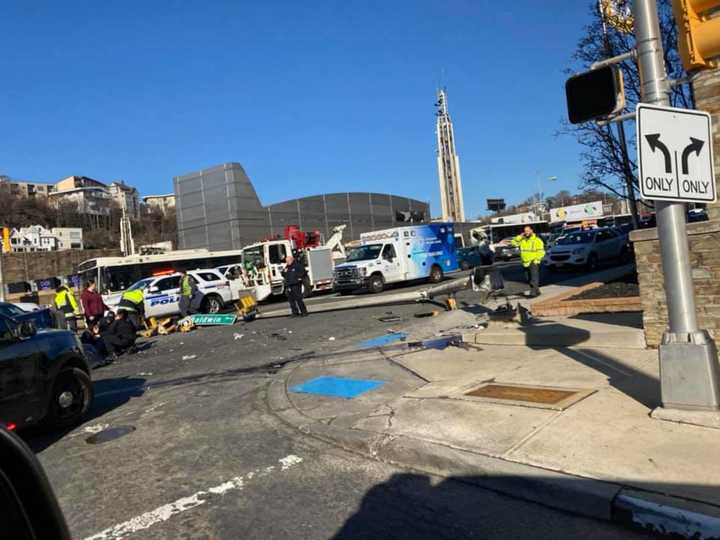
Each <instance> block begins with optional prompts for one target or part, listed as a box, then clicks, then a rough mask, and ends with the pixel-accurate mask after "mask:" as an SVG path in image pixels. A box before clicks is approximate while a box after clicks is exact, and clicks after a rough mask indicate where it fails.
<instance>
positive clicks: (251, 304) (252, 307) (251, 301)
mask: <svg viewBox="0 0 720 540" xmlns="http://www.w3.org/2000/svg"><path fill="white" fill-rule="evenodd" d="M235 308H236V310H237V314H238V316H239V317H242V318H243V320H244V321H252V320H253V319H255V317H256V316H257V302H256V301H255V297H254V296H253V295H252V294H247V295H245V296H241V297H240V299H239V300H238V301H237V303H236V304H235Z"/></svg>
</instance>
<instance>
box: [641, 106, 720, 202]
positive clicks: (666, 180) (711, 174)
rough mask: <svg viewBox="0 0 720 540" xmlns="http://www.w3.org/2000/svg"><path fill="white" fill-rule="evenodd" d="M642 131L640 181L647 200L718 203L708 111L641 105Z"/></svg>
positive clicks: (643, 195) (710, 123)
mask: <svg viewBox="0 0 720 540" xmlns="http://www.w3.org/2000/svg"><path fill="white" fill-rule="evenodd" d="M636 131H637V150H638V171H639V175H638V176H639V178H638V179H639V181H640V194H641V195H642V197H643V198H644V199H659V200H664V201H677V202H704V203H707V202H715V200H716V197H717V196H716V192H715V171H714V170H713V136H712V122H711V119H710V115H709V114H708V113H706V112H704V111H696V110H689V109H675V108H672V107H658V106H656V105H647V104H645V103H641V104H639V105H638V106H637V130H636Z"/></svg>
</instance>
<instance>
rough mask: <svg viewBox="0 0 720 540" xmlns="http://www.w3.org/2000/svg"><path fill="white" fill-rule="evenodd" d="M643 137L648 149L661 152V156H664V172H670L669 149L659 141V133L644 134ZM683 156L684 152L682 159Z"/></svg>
mask: <svg viewBox="0 0 720 540" xmlns="http://www.w3.org/2000/svg"><path fill="white" fill-rule="evenodd" d="M645 138H646V139H647V142H648V144H649V145H650V150H652V151H653V152H654V151H655V150H660V151H661V152H662V153H663V156H665V172H666V173H668V174H670V173H671V172H672V159H671V158H670V150H668V147H667V146H665V144H663V143H661V142H660V134H659V133H653V134H652V135H645ZM684 156H685V154H683V159H684ZM683 163H687V161H683Z"/></svg>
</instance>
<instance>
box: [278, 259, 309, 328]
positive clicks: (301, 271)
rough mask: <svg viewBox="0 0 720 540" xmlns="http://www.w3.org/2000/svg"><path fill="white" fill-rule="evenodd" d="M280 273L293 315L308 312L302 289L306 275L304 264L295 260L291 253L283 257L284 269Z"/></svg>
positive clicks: (297, 315)
mask: <svg viewBox="0 0 720 540" xmlns="http://www.w3.org/2000/svg"><path fill="white" fill-rule="evenodd" d="M282 275H283V278H285V290H286V291H287V296H288V301H289V302H290V309H291V310H292V314H293V316H294V317H305V316H306V315H307V314H308V312H307V308H306V307H305V302H304V301H303V291H302V288H303V287H302V286H303V280H304V279H305V276H306V275H307V271H306V270H305V266H304V265H302V264H300V262H298V261H296V260H295V257H293V256H292V255H288V256H287V257H286V258H285V270H283V272H282Z"/></svg>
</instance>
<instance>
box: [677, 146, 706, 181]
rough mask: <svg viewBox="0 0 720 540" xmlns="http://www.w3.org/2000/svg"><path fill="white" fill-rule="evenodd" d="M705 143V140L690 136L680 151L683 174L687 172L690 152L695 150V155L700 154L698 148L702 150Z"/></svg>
mask: <svg viewBox="0 0 720 540" xmlns="http://www.w3.org/2000/svg"><path fill="white" fill-rule="evenodd" d="M704 144H705V141H701V140H700V139H695V138H694V137H690V144H688V145H687V146H686V147H685V150H683V153H682V172H683V174H688V170H689V169H688V158H689V157H690V154H692V153H693V152H695V155H696V156H699V155H700V150H702V147H703V145H704Z"/></svg>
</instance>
